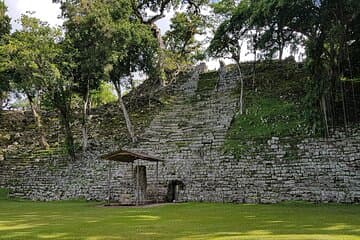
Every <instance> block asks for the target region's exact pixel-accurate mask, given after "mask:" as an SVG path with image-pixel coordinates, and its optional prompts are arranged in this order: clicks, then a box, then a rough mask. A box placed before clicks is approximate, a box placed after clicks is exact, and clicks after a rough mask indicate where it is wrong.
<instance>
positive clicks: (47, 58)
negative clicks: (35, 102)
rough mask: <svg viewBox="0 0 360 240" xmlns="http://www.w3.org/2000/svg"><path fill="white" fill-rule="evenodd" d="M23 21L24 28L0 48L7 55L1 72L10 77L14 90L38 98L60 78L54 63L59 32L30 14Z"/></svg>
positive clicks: (57, 51)
mask: <svg viewBox="0 0 360 240" xmlns="http://www.w3.org/2000/svg"><path fill="white" fill-rule="evenodd" d="M21 24H22V29H21V30H17V31H16V32H15V33H14V34H12V35H11V36H10V37H8V38H7V41H6V42H7V43H6V44H4V45H2V46H1V47H0V52H1V54H2V56H5V57H6V61H3V62H1V65H0V70H1V72H0V74H1V75H6V76H7V78H8V79H10V80H11V84H12V89H13V90H17V91H18V92H20V93H23V94H25V95H26V96H28V97H31V98H35V97H38V96H39V93H40V92H41V91H44V90H48V89H49V88H50V87H51V86H52V83H53V81H54V80H56V79H57V78H59V77H60V71H59V69H58V68H57V65H56V64H55V63H54V60H55V58H56V57H57V56H58V55H59V52H60V51H59V48H58V47H57V45H56V43H55V41H56V40H57V39H59V36H60V31H59V30H58V29H54V28H51V27H49V25H48V24H46V23H43V22H41V21H40V20H38V19H36V18H34V17H31V16H27V15H23V16H22V17H21Z"/></svg>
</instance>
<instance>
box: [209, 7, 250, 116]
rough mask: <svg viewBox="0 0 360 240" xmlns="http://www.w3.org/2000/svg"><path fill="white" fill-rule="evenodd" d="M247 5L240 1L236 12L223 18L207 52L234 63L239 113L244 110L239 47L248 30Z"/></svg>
mask: <svg viewBox="0 0 360 240" xmlns="http://www.w3.org/2000/svg"><path fill="white" fill-rule="evenodd" d="M247 9H248V5H247V2H245V1H244V2H242V3H240V4H239V7H238V8H237V9H236V12H234V14H233V15H232V17H231V18H230V19H228V20H225V21H224V22H223V23H222V24H221V25H220V26H219V27H218V28H217V30H216V32H215V35H214V38H213V39H212V40H211V43H210V46H209V48H208V52H209V54H210V55H211V56H214V57H228V58H231V59H232V60H234V62H235V63H236V66H237V69H238V72H239V78H240V97H239V102H238V106H239V113H240V114H243V112H244V100H243V98H244V78H243V75H242V71H241V66H240V61H241V48H242V45H243V43H244V41H245V39H246V37H247V35H246V33H247V32H248V31H249V25H248V24H247V22H248V11H247Z"/></svg>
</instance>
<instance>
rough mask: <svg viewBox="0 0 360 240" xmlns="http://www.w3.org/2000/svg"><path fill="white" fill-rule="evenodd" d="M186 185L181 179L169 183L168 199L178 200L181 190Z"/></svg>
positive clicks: (170, 200) (171, 200)
mask: <svg viewBox="0 0 360 240" xmlns="http://www.w3.org/2000/svg"><path fill="white" fill-rule="evenodd" d="M184 187H185V185H184V183H183V182H182V181H180V180H171V181H170V182H169V184H168V189H167V195H166V201H167V202H176V201H177V200H178V196H179V191H180V190H183V189H184Z"/></svg>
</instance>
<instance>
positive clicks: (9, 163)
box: [0, 72, 360, 203]
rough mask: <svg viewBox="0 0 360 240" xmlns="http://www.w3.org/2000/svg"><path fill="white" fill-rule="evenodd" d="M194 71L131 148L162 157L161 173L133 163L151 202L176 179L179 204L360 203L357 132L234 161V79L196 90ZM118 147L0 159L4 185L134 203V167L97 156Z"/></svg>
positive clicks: (252, 151)
mask: <svg viewBox="0 0 360 240" xmlns="http://www.w3.org/2000/svg"><path fill="white" fill-rule="evenodd" d="M194 76H195V75H193V76H192V77H191V78H189V81H187V82H185V83H183V84H181V85H179V86H178V87H176V88H175V96H174V98H175V99H174V104H172V105H171V106H170V107H166V108H165V109H163V111H161V112H160V114H159V115H158V116H156V117H155V118H154V119H153V121H152V122H151V124H150V126H149V127H148V128H147V129H146V130H145V132H144V133H143V134H142V135H141V136H140V138H139V139H140V142H139V144H138V145H137V146H136V147H135V148H134V149H133V150H136V151H138V152H143V153H146V154H150V155H155V156H159V157H160V158H162V159H165V162H164V163H160V164H159V166H158V167H159V172H158V176H157V174H156V164H155V163H147V162H143V161H139V163H136V164H140V165H144V166H146V171H147V178H148V179H147V183H148V189H147V192H148V199H152V200H155V199H157V200H164V199H165V196H166V194H167V191H168V184H169V182H170V181H173V180H178V181H181V182H182V183H183V184H184V187H183V188H181V190H180V191H179V193H178V195H177V200H179V201H214V202H259V203H269V202H271V203H272V202H278V201H283V200H309V201H321V202H330V201H333V202H352V203H354V202H356V203H358V202H359V201H360V154H359V153H360V131H359V130H356V129H354V130H352V131H350V132H349V135H348V136H345V135H344V134H342V133H341V132H337V133H335V134H334V135H333V136H332V137H330V138H327V139H315V138H311V139H300V140H294V139H286V138H283V139H279V138H276V137H273V138H272V139H269V141H268V142H266V143H263V144H259V143H251V142H249V143H248V145H249V146H248V151H247V152H246V153H244V154H243V155H242V157H241V158H240V159H235V158H234V157H233V156H230V155H227V154H224V153H223V150H222V146H223V143H224V141H225V136H226V132H227V130H228V128H229V127H230V124H231V120H232V119H233V116H234V113H235V110H236V103H237V96H236V95H234V94H233V89H234V88H235V87H236V79H237V76H236V74H235V73H233V72H228V73H226V74H225V75H224V76H223V77H222V78H221V81H220V82H218V84H217V87H216V88H215V89H213V90H211V91H208V92H205V93H199V92H197V83H196V81H197V80H198V78H197V77H194ZM115 149H116V148H115V146H114V147H112V148H110V149H109V148H108V149H101V148H100V150H95V149H94V150H92V151H91V152H88V153H87V154H86V156H85V157H83V158H82V159H78V160H77V161H75V162H71V161H70V160H68V159H65V158H61V157H57V156H54V157H48V158H41V159H38V160H36V161H31V162H29V161H26V160H25V159H16V158H6V159H4V160H2V161H0V187H6V188H9V189H10V191H11V194H12V195H13V196H19V197H24V198H30V199H36V200H55V199H70V198H86V199H94V200H106V199H107V197H108V195H109V193H110V196H111V199H113V200H117V201H121V202H123V203H129V202H133V201H134V187H135V181H134V178H133V169H134V166H133V165H131V164H125V163H117V162H107V161H104V160H101V159H100V155H101V154H104V153H107V152H110V151H113V150H115ZM109 169H110V171H109ZM109 186H111V187H110V188H109Z"/></svg>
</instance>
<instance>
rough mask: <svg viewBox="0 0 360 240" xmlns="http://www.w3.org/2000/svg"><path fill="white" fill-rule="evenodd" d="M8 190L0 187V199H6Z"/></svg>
mask: <svg viewBox="0 0 360 240" xmlns="http://www.w3.org/2000/svg"><path fill="white" fill-rule="evenodd" d="M8 196H9V190H8V189H5V188H0V201H1V200H5V199H8Z"/></svg>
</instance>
